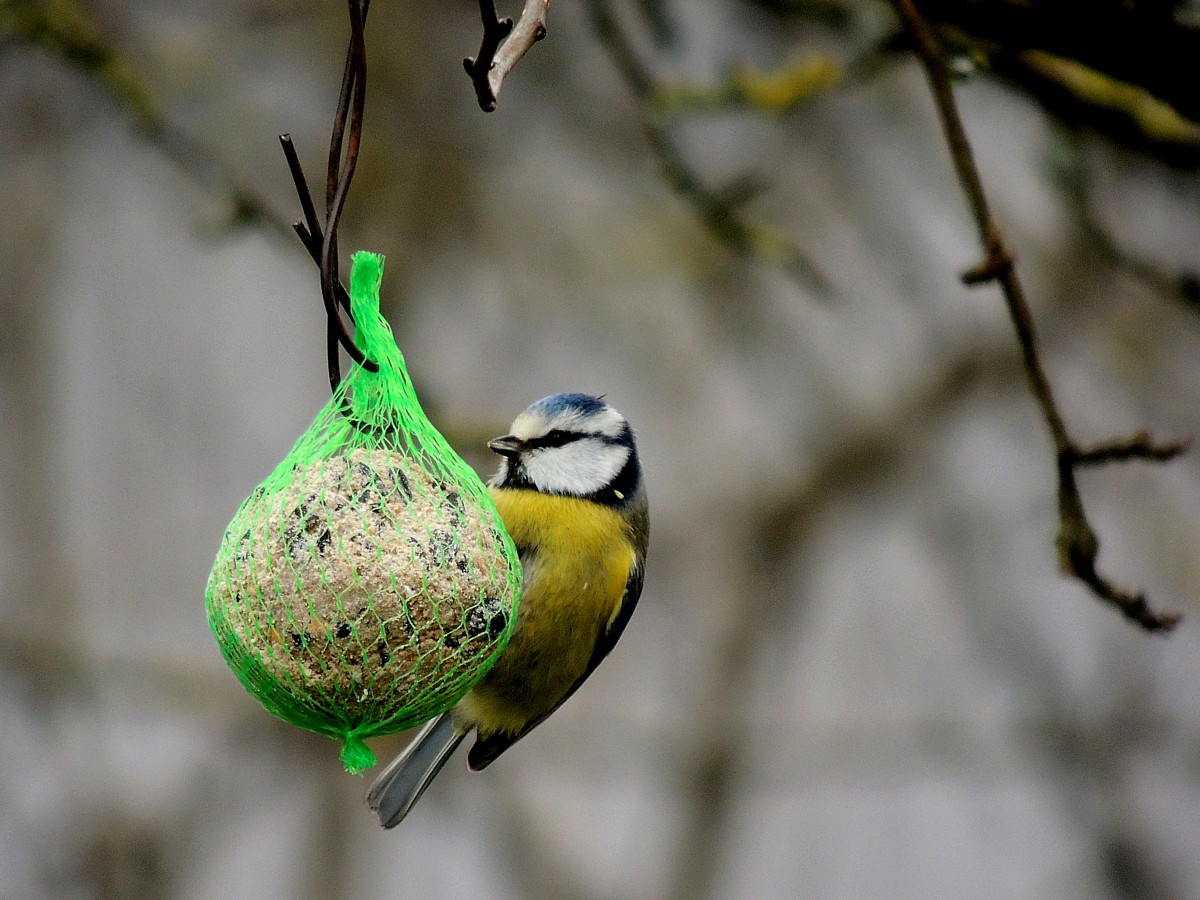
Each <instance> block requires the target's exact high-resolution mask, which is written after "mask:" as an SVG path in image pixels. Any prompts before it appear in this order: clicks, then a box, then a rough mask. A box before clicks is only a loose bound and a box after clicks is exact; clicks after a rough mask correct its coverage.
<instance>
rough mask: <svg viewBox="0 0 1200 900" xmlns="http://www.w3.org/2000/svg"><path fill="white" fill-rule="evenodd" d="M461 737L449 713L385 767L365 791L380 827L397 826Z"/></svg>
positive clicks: (461, 734) (460, 740) (431, 724)
mask: <svg viewBox="0 0 1200 900" xmlns="http://www.w3.org/2000/svg"><path fill="white" fill-rule="evenodd" d="M464 737H466V732H465V731H460V730H459V729H457V728H456V727H455V726H454V720H453V719H451V718H450V713H443V714H442V715H440V716H438V717H437V718H436V719H433V720H432V721H430V722H429V724H427V725H426V726H425V727H424V728H422V729H421V733H420V734H418V735H417V736H416V738H414V739H413V741H412V743H410V744H409V745H408V747H406V748H405V749H404V751H403V752H402V753H401V754H400V755H399V756H397V757H396V758H395V759H394V760H392V761H391V762H390V763H388V766H387V768H386V769H384V770H383V771H382V772H381V773H380V774H379V776H378V777H377V778H376V779H375V781H373V782H372V783H371V787H370V789H368V791H367V805H368V806H370V807H371V809H373V810H374V811H375V813H376V814H377V815H378V816H379V824H380V825H382V826H383V827H384V828H393V827H395V826H396V825H399V824H400V821H401V820H402V819H403V818H404V817H405V816H406V815H408V813H409V810H411V809H412V808H413V806H414V805H415V804H416V802H417V801H418V800H419V799H421V794H423V793H425V788H427V787H429V784H430V782H431V781H433V779H434V776H436V775H437V773H438V772H440V771H441V769H442V766H444V765H445V764H446V761H447V760H448V759H450V756H451V755H452V754H453V753H454V750H455V748H456V747H458V745H459V744H460V743H461V742H462V739H463V738H464Z"/></svg>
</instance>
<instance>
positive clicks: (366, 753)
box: [342, 731, 379, 775]
mask: <svg viewBox="0 0 1200 900" xmlns="http://www.w3.org/2000/svg"><path fill="white" fill-rule="evenodd" d="M377 762H379V760H378V759H377V758H376V757H375V751H374V750H372V749H371V748H370V747H368V746H367V745H366V744H365V743H364V742H363V739H362V738H361V737H359V736H358V735H357V734H356V733H355V732H353V731H351V732H350V733H349V734H346V735H345V736H343V737H342V765H343V766H345V767H346V771H347V772H349V773H350V774H351V775H361V774H362V773H363V772H365V771H366V770H367V769H369V768H371V767H372V766H374V765H375V764H376V763H377Z"/></svg>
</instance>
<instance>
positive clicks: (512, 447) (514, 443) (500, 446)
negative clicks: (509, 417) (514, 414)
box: [487, 434, 525, 457]
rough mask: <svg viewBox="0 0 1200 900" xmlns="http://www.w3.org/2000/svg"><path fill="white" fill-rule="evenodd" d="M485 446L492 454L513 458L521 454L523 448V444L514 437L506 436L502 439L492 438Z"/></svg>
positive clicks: (511, 435)
mask: <svg viewBox="0 0 1200 900" xmlns="http://www.w3.org/2000/svg"><path fill="white" fill-rule="evenodd" d="M487 445H488V449H489V450H491V451H492V452H493V453H499V454H500V455H501V456H507V457H513V456H518V455H519V454H520V453H521V448H522V447H524V446H525V442H524V441H523V440H521V439H520V438H519V437H517V436H516V435H513V434H506V435H504V436H503V437H498V438H492V439H491V440H490V441H488V444H487Z"/></svg>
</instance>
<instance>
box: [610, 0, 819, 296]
mask: <svg viewBox="0 0 1200 900" xmlns="http://www.w3.org/2000/svg"><path fill="white" fill-rule="evenodd" d="M586 6H587V9H588V12H589V13H590V14H591V18H592V25H593V27H594V28H595V30H596V34H597V36H598V37H599V38H600V41H601V43H602V44H604V46H605V48H606V49H607V50H608V52H609V55H610V56H611V57H612V59H613V63H614V64H615V65H616V67H617V70H618V71H619V72H620V74H621V77H622V78H624V79H625V83H626V84H627V85H628V87H629V90H630V92H631V93H632V94H633V96H634V99H635V100H637V103H638V107H639V116H640V119H641V125H642V131H643V132H644V133H645V135H646V141H647V143H648V144H649V145H650V149H651V150H652V151H653V152H654V155H655V157H656V158H657V159H658V163H659V165H660V166H661V167H662V172H663V177H664V178H665V179H666V180H667V183H668V184H669V185H670V186H671V187H672V188H673V189H674V190H675V192H676V193H678V194H679V195H680V196H681V197H682V198H683V199H684V200H686V201H687V202H688V203H690V204H691V205H692V207H693V208H694V209H695V210H696V213H697V215H698V216H699V218H700V221H701V223H702V224H703V225H704V227H705V228H706V229H707V230H708V232H709V233H710V234H711V235H712V236H713V237H714V238H716V240H717V241H719V242H720V243H721V244H723V245H724V246H726V247H728V248H729V249H730V250H731V251H733V252H734V253H735V254H737V255H738V256H742V257H748V256H754V257H758V258H760V259H765V260H767V261H769V262H772V263H774V264H776V265H778V266H780V267H781V268H782V269H783V270H784V271H785V272H787V273H788V274H789V275H791V276H792V277H793V278H795V279H796V281H797V282H799V283H800V284H802V285H804V286H806V287H808V288H809V289H810V290H813V291H815V292H817V293H820V294H828V293H830V291H831V287H830V284H829V282H828V280H827V279H826V278H825V276H824V275H823V274H822V273H821V272H820V270H818V269H817V267H816V266H815V265H814V264H813V263H812V261H811V260H809V259H808V258H807V257H806V256H805V255H804V253H802V252H801V251H800V249H799V248H798V247H796V246H795V245H794V244H792V243H790V242H789V241H787V240H786V239H785V238H783V237H782V236H780V235H778V234H775V233H774V232H772V231H771V230H770V229H768V228H764V227H762V226H761V225H757V224H754V223H751V222H748V221H746V219H745V217H744V216H743V214H742V211H741V208H742V207H743V206H744V205H745V203H746V201H747V200H749V199H750V197H751V196H752V194H750V193H747V192H746V191H745V190H743V189H742V188H743V187H744V186H745V184H746V183H747V179H745V178H742V179H737V180H736V181H735V182H734V185H733V189H732V190H730V189H720V188H713V187H709V186H708V185H706V184H705V183H704V180H703V179H702V178H701V177H700V176H699V174H697V173H696V172H695V170H694V169H693V168H692V166H691V165H690V164H689V163H688V161H687V158H686V157H685V156H684V154H683V153H682V152H681V151H680V150H679V148H678V147H677V146H676V145H675V142H674V141H673V140H672V138H671V135H670V133H669V131H668V129H667V128H666V127H665V126H664V125H663V123H662V122H661V121H660V120H659V117H658V116H657V115H656V114H654V113H653V112H652V111H651V110H652V109H653V108H654V107H655V105H656V103H657V102H658V98H659V95H660V87H659V85H658V82H657V79H656V78H655V77H654V74H653V73H652V72H651V71H650V68H649V66H647V65H646V64H645V62H643V61H642V59H641V57H640V56H639V55H638V53H637V50H636V48H635V47H634V46H633V41H632V40H631V39H630V37H629V35H628V33H627V32H626V30H625V28H624V27H623V26H622V24H621V21H620V17H619V16H618V15H617V14H616V13H615V12H614V11H613V9H612V6H611V5H610V3H609V2H608V0H587V3H586Z"/></svg>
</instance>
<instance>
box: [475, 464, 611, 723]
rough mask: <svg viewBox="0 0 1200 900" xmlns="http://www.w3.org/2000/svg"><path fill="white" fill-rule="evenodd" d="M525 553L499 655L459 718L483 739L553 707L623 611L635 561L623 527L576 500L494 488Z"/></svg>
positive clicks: (499, 506)
mask: <svg viewBox="0 0 1200 900" xmlns="http://www.w3.org/2000/svg"><path fill="white" fill-rule="evenodd" d="M492 496H493V498H494V499H495V501H496V507H497V509H498V510H499V512H500V518H501V519H503V521H504V524H505V527H506V528H507V529H508V532H509V534H511V535H512V538H513V541H514V542H516V544H517V547H518V548H519V549H520V550H521V552H522V560H523V562H524V563H525V587H524V594H523V596H522V598H521V604H520V607H519V609H518V613H517V626H516V629H515V630H514V632H513V637H512V640H511V641H510V642H509V645H508V647H507V649H506V650H505V651H504V654H503V655H502V656H501V657H500V660H499V661H498V662H497V663H496V666H495V667H494V668H493V669H492V670H491V672H489V673H488V675H487V676H486V677H485V678H484V680H483V681H482V682H481V683H480V684H479V685H478V686H477V687H476V688H475V689H474V690H472V691H471V693H470V694H469V695H468V696H467V698H465V699H464V700H463V702H462V703H461V704H460V709H459V710H458V714H459V715H462V716H465V717H467V718H468V719H469V720H471V721H474V722H475V723H476V725H477V726H478V728H479V732H480V734H486V733H492V732H497V731H499V732H506V733H517V732H519V731H520V730H521V729H522V728H523V727H524V725H525V724H526V723H527V722H528V721H530V720H531V719H535V718H537V717H538V716H539V715H542V714H544V713H545V712H546V711H548V710H550V709H552V708H553V707H554V706H555V704H557V703H558V702H559V701H560V700H561V699H562V697H563V695H564V694H565V693H566V692H567V691H568V690H569V689H570V688H571V686H572V685H573V684H575V682H576V681H578V680H579V678H580V677H581V676H582V675H583V673H584V672H585V670H586V668H587V665H588V662H589V661H590V660H591V657H592V651H593V649H594V647H595V644H596V641H597V639H598V637H599V636H600V635H601V634H602V633H603V632H604V630H605V629H606V628H607V627H608V625H609V624H610V623H611V622H612V620H613V618H614V617H615V616H616V614H617V611H618V610H619V609H620V605H621V598H622V597H623V595H624V593H625V584H626V581H627V580H628V578H629V572H630V570H631V568H632V567H633V563H634V558H635V553H634V548H633V544H632V543H631V541H630V535H629V530H628V528H627V525H626V523H625V520H624V519H623V518H622V517H621V516H620V515H619V514H618V513H616V512H615V511H613V510H612V509H610V508H608V507H605V506H601V505H600V504H597V503H592V502H590V501H587V500H580V499H577V498H574V497H557V496H550V495H547V494H539V493H537V492H536V491H529V490H514V489H509V488H495V487H493V488H492Z"/></svg>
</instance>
